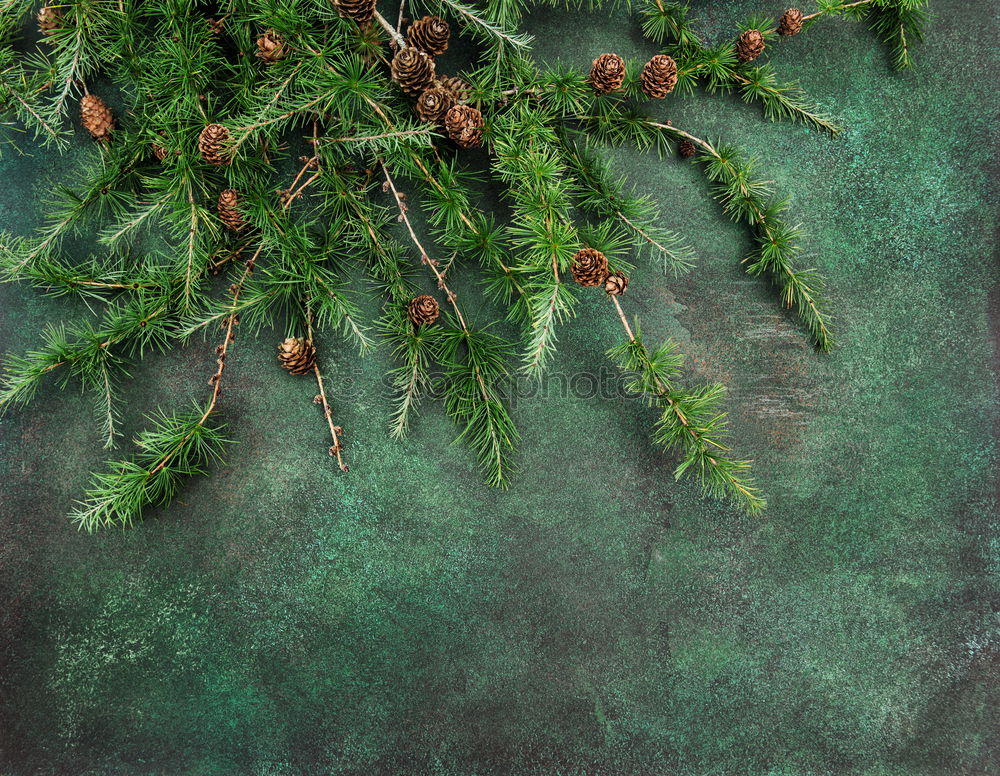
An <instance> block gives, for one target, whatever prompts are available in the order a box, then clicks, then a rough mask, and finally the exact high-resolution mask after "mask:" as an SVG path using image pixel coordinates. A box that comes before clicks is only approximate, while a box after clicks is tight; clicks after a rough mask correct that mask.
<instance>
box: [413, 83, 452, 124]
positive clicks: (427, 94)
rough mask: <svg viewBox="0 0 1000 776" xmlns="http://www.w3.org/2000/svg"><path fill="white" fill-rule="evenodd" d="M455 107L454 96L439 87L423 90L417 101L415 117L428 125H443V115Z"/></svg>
mask: <svg viewBox="0 0 1000 776" xmlns="http://www.w3.org/2000/svg"><path fill="white" fill-rule="evenodd" d="M454 105H455V95H454V94H452V92H451V91H449V90H448V89H445V88H443V87H441V86H432V87H431V88H430V89H424V91H423V93H422V94H421V95H420V97H419V98H418V99H417V106H416V108H417V115H418V116H420V119H421V121H426V122H427V123H428V124H443V123H444V117H445V114H447V113H448V111H449V110H451V109H452V107H454Z"/></svg>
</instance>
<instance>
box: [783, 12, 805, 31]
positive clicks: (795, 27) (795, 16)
mask: <svg viewBox="0 0 1000 776" xmlns="http://www.w3.org/2000/svg"><path fill="white" fill-rule="evenodd" d="M800 32H802V11H800V10H799V9H798V8H789V9H788V10H787V11H785V12H784V13H783V14H782V15H781V21H779V22H778V34H779V35H798V34H799V33H800Z"/></svg>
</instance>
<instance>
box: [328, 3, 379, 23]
mask: <svg viewBox="0 0 1000 776" xmlns="http://www.w3.org/2000/svg"><path fill="white" fill-rule="evenodd" d="M333 7H334V8H336V9H337V13H339V14H340V15H341V16H345V17H347V18H348V19H354V21H356V22H357V23H358V24H367V23H368V22H370V21H371V20H372V19H373V18H374V17H375V0H333Z"/></svg>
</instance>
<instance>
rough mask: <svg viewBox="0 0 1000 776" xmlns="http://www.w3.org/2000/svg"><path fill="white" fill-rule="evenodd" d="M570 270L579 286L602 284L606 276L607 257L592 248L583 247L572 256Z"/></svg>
mask: <svg viewBox="0 0 1000 776" xmlns="http://www.w3.org/2000/svg"><path fill="white" fill-rule="evenodd" d="M570 272H572V273H573V280H575V281H576V282H577V283H579V284H580V285H581V286H599V285H602V284H603V283H604V281H605V279H607V277H608V257H607V256H605V255H604V254H603V253H601V252H600V251H597V250H594V249H593V248H583V249H581V250H579V251H577V253H576V255H575V256H574V257H573V263H572V264H571V265H570Z"/></svg>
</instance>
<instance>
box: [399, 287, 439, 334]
mask: <svg viewBox="0 0 1000 776" xmlns="http://www.w3.org/2000/svg"><path fill="white" fill-rule="evenodd" d="M440 312H441V308H440V307H438V302H437V299H435V298H434V297H433V296H430V295H428V294H421V295H420V296H418V297H416V298H414V299H412V300H410V306H409V307H408V308H407V315H409V317H410V321H412V322H413V325H414V326H423V325H424V324H425V323H434V321H436V320H437V317H438V314H439V313H440Z"/></svg>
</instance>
